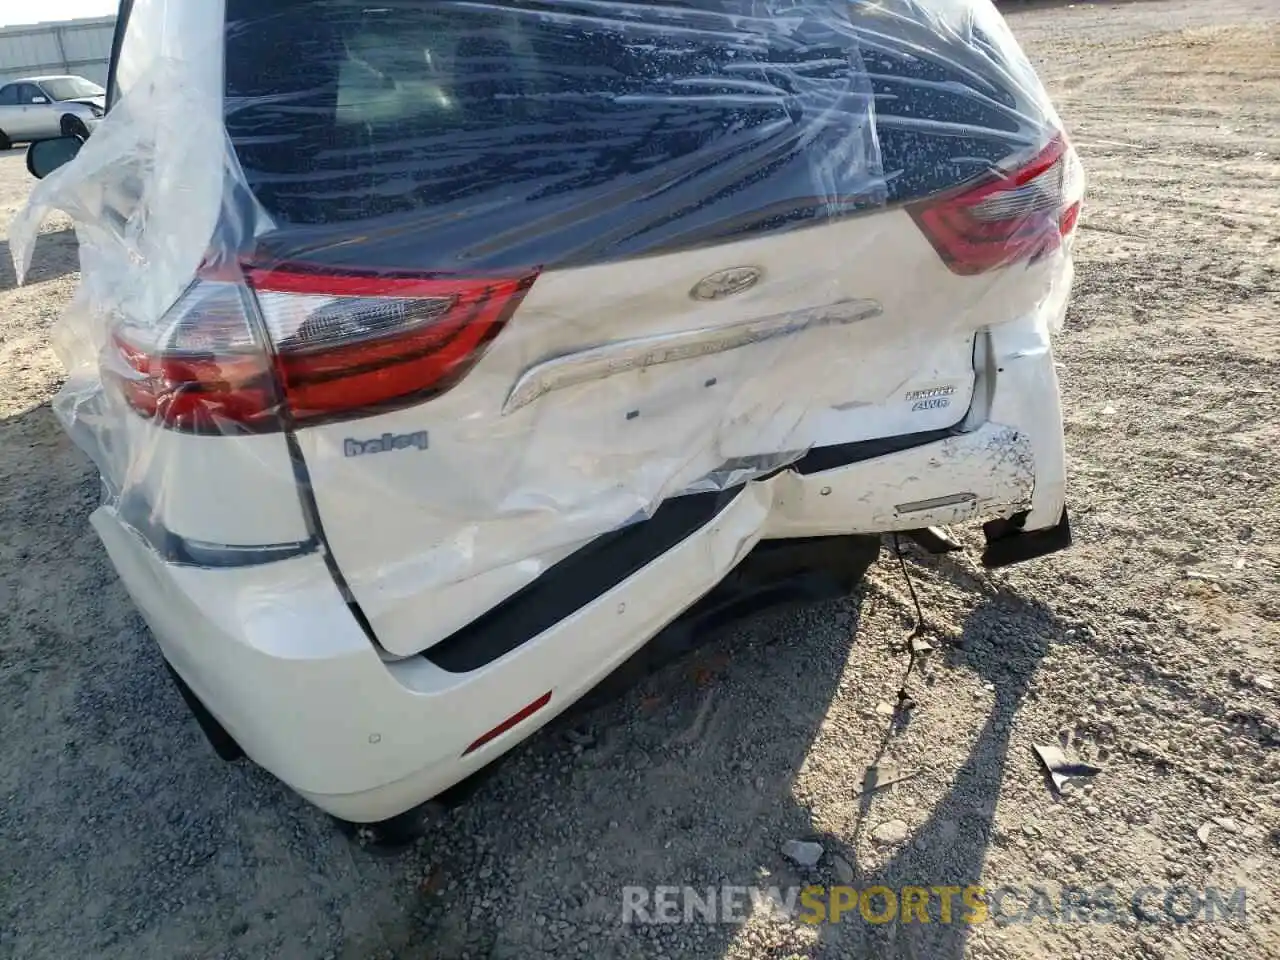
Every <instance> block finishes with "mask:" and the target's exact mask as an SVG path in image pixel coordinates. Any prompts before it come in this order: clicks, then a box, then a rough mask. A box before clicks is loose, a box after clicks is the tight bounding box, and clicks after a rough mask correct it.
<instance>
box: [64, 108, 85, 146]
mask: <svg viewBox="0 0 1280 960" xmlns="http://www.w3.org/2000/svg"><path fill="white" fill-rule="evenodd" d="M62 135H63V136H64V137H75V138H77V139H79V140H88V139H89V128H88V127H86V126H85V125H84V121H83V120H81V119H80V118H79V117H73V116H71V115H70V114H68V115H67V116H65V117H63V118H62Z"/></svg>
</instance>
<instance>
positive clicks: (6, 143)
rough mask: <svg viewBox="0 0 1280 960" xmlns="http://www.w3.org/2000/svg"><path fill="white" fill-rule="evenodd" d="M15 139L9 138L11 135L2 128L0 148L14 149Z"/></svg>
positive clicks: (0, 131)
mask: <svg viewBox="0 0 1280 960" xmlns="http://www.w3.org/2000/svg"><path fill="white" fill-rule="evenodd" d="M12 149H13V141H12V140H10V139H9V135H8V134H7V133H5V132H4V131H3V130H0V150H12Z"/></svg>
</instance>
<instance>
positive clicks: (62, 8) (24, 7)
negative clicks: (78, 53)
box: [0, 0, 118, 26]
mask: <svg viewBox="0 0 1280 960" xmlns="http://www.w3.org/2000/svg"><path fill="white" fill-rule="evenodd" d="M117 6H118V3H117V0H0V26H8V25H10V24H13V23H35V22H36V21H38V20H70V19H72V18H73V17H100V16H103V15H104V14H108V13H115V12H116V8H117Z"/></svg>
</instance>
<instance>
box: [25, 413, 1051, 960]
mask: <svg viewBox="0 0 1280 960" xmlns="http://www.w3.org/2000/svg"><path fill="white" fill-rule="evenodd" d="M97 500H98V484H97V482H96V479H95V477H94V474H93V469H92V466H91V465H90V464H89V463H88V462H87V461H86V460H85V458H84V457H83V456H82V455H81V454H79V453H78V452H77V451H76V450H75V449H74V448H73V447H72V445H71V444H70V441H69V440H68V439H67V438H66V436H65V435H64V434H63V433H62V431H61V429H60V428H59V426H58V424H57V422H56V419H55V418H54V416H53V414H52V412H51V411H50V410H49V408H48V406H47V405H42V406H40V407H37V408H35V409H32V410H28V411H26V412H24V413H21V414H18V415H16V416H14V417H11V418H9V419H7V420H5V421H4V422H3V423H0V596H5V597H6V598H7V600H6V603H5V604H4V607H3V609H0V703H2V704H3V711H4V713H3V721H2V725H3V727H4V729H5V731H6V734H7V736H6V738H5V740H6V742H7V743H8V744H9V746H8V747H7V748H5V749H0V792H3V794H4V795H6V796H9V797H11V798H12V800H11V802H10V803H8V804H6V805H3V806H0V837H14V836H18V835H21V836H22V837H23V840H22V843H21V844H10V843H8V842H5V843H4V844H3V846H0V861H2V862H4V863H5V865H6V869H7V870H8V871H9V873H10V877H11V880H10V881H9V883H10V885H9V887H7V893H6V897H5V898H0V928H2V929H4V930H5V931H6V936H7V937H9V938H10V940H9V941H7V942H9V943H11V944H12V945H15V946H16V949H17V953H18V955H30V956H37V957H46V956H47V957H59V956H72V955H93V956H102V957H120V958H124V957H129V958H149V957H157V958H158V957H162V956H166V957H167V956H178V955H195V954H199V955H218V956H234V957H253V956H282V957H285V956H287V957H293V956H297V957H317V956H334V957H337V958H342V960H364V958H367V957H372V956H421V955H423V951H424V950H429V951H430V953H431V955H432V956H435V957H439V958H451V957H462V956H470V957H472V958H480V957H487V958H491V960H497V958H502V957H507V958H525V957H529V956H533V955H537V954H538V952H539V951H542V952H544V953H548V954H550V955H558V956H564V955H568V954H570V953H571V952H572V953H576V954H577V955H582V956H590V957H593V958H603V957H639V956H643V957H651V956H656V955H658V954H660V953H665V954H666V955H668V956H670V957H680V958H702V957H708V958H716V957H722V956H724V955H725V954H726V953H727V952H728V951H729V950H730V948H731V947H733V948H734V949H735V950H741V949H742V945H741V944H739V943H737V940H738V938H739V937H740V936H741V935H743V931H742V929H741V928H740V927H739V926H735V925H717V924H708V923H703V922H700V921H698V920H695V921H694V922H693V923H692V924H680V925H675V926H671V925H637V924H624V923H623V922H622V891H623V888H624V887H627V886H633V885H634V886H644V887H653V886H656V885H659V884H674V885H686V884H687V885H691V886H694V887H702V888H705V887H707V886H719V885H721V884H733V885H750V884H762V885H781V886H786V885H790V884H796V885H804V884H807V883H815V882H821V883H826V884H833V883H836V882H838V881H837V879H836V876H835V874H834V873H833V872H832V866H831V862H830V855H831V854H833V853H839V854H840V855H841V856H842V857H844V858H845V859H846V860H848V862H849V863H850V864H853V865H854V866H855V869H857V870H858V874H857V876H856V877H855V880H854V883H855V885H857V886H859V887H863V886H867V885H869V884H872V883H882V884H884V885H886V886H889V887H891V888H898V887H901V886H902V885H904V884H919V885H925V886H928V885H933V884H943V883H947V884H955V885H964V884H966V883H971V882H977V881H978V880H979V879H980V877H981V874H982V869H983V864H984V862H985V860H986V856H987V852H988V849H989V845H990V844H991V843H992V818H993V815H994V810H995V806H996V798H997V797H998V795H999V793H1000V790H1001V782H1002V779H1003V776H1004V771H1005V767H1006V764H1007V762H1008V759H1009V756H1008V751H1009V731H1010V729H1011V727H1012V720H1013V717H1014V714H1015V712H1016V709H1017V704H1018V702H1019V699H1020V698H1021V696H1022V693H1023V692H1024V691H1025V690H1026V689H1027V686H1028V683H1029V680H1030V678H1031V676H1032V675H1033V673H1034V672H1035V669H1036V665H1037V663H1038V661H1039V659H1040V657H1041V656H1043V654H1044V652H1045V649H1046V646H1047V644H1048V643H1049V642H1050V638H1052V637H1055V636H1058V635H1060V630H1059V627H1058V625H1057V624H1056V623H1055V622H1054V621H1053V619H1052V617H1051V615H1050V614H1049V613H1048V612H1047V611H1046V610H1045V609H1044V608H1043V607H1041V606H1040V605H1038V604H1035V603H1033V602H1030V601H1028V600H1025V599H1023V598H1021V597H1018V596H1016V595H1014V594H1011V593H1007V592H1001V591H999V590H997V589H994V588H993V587H992V586H991V585H990V583H989V581H987V580H985V579H984V578H982V577H981V575H974V576H970V575H969V574H968V573H967V572H966V571H965V570H963V569H960V568H959V567H958V566H956V565H951V567H950V569H951V570H952V571H953V572H954V575H955V577H957V578H959V580H960V581H961V585H962V586H964V587H965V589H966V592H967V593H970V594H971V595H973V596H975V598H976V607H975V609H974V610H973V611H972V612H971V614H970V615H969V617H968V619H967V621H966V623H965V625H964V631H963V640H964V649H963V650H945V649H940V650H938V651H937V652H935V654H933V656H935V657H938V658H939V659H940V660H946V661H947V662H948V663H949V665H950V666H952V667H955V668H958V669H959V670H972V671H976V672H977V673H978V674H980V675H981V677H982V679H984V680H987V681H990V682H991V683H992V684H994V685H995V688H996V693H995V698H994V700H995V705H994V709H993V711H992V713H991V715H990V716H988V717H987V718H986V720H985V723H984V724H983V725H982V728H981V730H980V731H979V732H977V734H976V736H975V734H974V731H973V729H971V724H972V721H970V726H966V728H965V729H959V730H957V731H956V736H957V738H958V739H963V740H968V739H972V744H973V745H972V747H971V749H970V752H969V755H968V757H967V758H966V760H965V762H964V763H963V764H962V765H960V766H959V768H958V769H957V770H956V773H955V776H954V779H953V781H952V783H951V784H950V786H949V788H947V789H946V791H945V794H944V795H943V796H942V798H941V800H940V801H939V802H937V803H932V801H931V804H932V805H931V809H929V810H928V812H927V814H926V815H925V816H924V817H923V820H922V822H920V823H919V824H918V826H916V827H915V829H914V832H913V833H912V835H911V836H910V837H909V838H908V842H907V844H905V845H904V846H902V847H901V848H900V850H899V851H898V853H897V855H896V856H893V857H892V858H891V859H890V860H889V861H888V862H887V864H885V865H884V866H883V867H882V868H881V869H879V870H876V871H874V872H872V871H869V870H863V869H861V868H860V867H859V858H858V856H857V853H856V849H855V848H856V847H857V839H858V838H859V836H861V834H862V833H863V832H864V831H865V830H867V829H870V825H869V822H868V821H869V817H870V816H871V815H873V814H879V813H880V811H878V810H876V809H875V804H876V802H877V801H876V799H874V798H872V799H870V800H866V799H862V800H858V799H855V796H854V795H855V793H856V791H857V789H858V787H859V786H860V785H859V784H857V783H842V782H841V776H842V775H841V774H840V773H838V772H836V773H833V774H832V777H831V778H828V777H827V772H826V771H823V777H822V780H823V782H824V784H825V783H826V782H827V781H828V779H831V780H833V781H834V789H839V790H847V795H848V809H849V811H850V813H851V819H850V820H849V821H848V822H847V823H846V824H845V825H843V826H842V827H841V828H840V829H838V830H835V829H833V830H831V831H830V832H825V833H824V832H823V831H822V829H820V828H819V827H817V826H815V820H816V819H817V815H816V813H815V810H814V807H813V805H812V801H811V800H810V799H809V798H807V797H805V796H804V795H803V793H802V791H800V790H798V788H797V785H796V784H797V778H798V777H799V775H800V772H801V770H802V768H804V767H805V765H806V764H809V763H811V762H824V761H823V760H822V759H821V758H819V759H818V760H817V761H814V760H812V759H811V758H812V757H813V756H814V753H815V751H814V742H815V740H816V739H818V738H819V736H820V735H822V733H823V731H826V732H827V733H829V732H830V731H831V729H832V728H833V726H834V727H835V728H837V729H838V728H839V727H840V726H842V725H846V724H855V723H856V724H858V727H857V729H858V730H878V731H879V732H878V733H874V734H872V737H871V738H874V737H878V736H881V735H883V733H884V731H885V730H886V729H888V728H889V726H890V721H889V719H888V718H883V717H875V718H874V719H871V720H867V719H865V718H864V719H862V720H859V719H858V715H859V714H861V713H863V712H864V711H865V709H866V708H868V707H870V706H872V705H874V704H875V702H876V701H877V700H880V699H892V696H893V691H894V689H896V683H897V679H896V678H897V677H898V676H900V674H899V673H898V672H897V671H896V670H895V671H892V672H893V676H892V677H889V678H888V679H886V678H885V673H884V671H883V669H882V670H881V671H880V674H879V679H877V680H874V681H868V680H865V679H864V678H862V677H861V676H860V674H859V670H858V667H857V665H858V663H859V660H860V659H865V660H866V661H868V662H870V661H873V660H874V661H877V662H879V663H880V665H881V667H883V665H884V662H885V658H886V656H887V654H886V651H885V650H884V649H882V648H880V647H879V646H878V644H879V643H882V642H884V641H883V640H882V639H880V640H873V639H871V636H872V635H873V634H874V633H875V631H872V630H870V629H868V628H867V627H866V622H867V621H868V616H867V609H868V607H867V605H868V602H870V603H871V604H873V605H875V606H876V612H875V621H876V623H877V624H878V625H879V626H881V627H883V623H882V620H883V618H884V617H886V616H888V617H889V618H891V619H894V623H893V624H891V628H892V629H896V628H897V627H898V626H900V625H901V626H903V629H902V631H901V633H902V635H904V636H905V624H899V623H898V619H900V618H895V615H894V614H893V613H889V614H886V613H885V612H884V610H883V609H882V608H881V605H880V599H881V598H880V597H879V596H878V595H877V594H876V592H875V589H874V588H868V587H866V586H863V587H860V588H859V589H858V591H857V592H856V593H855V594H854V596H853V597H852V598H850V599H847V600H843V601H839V602H830V603H824V604H818V605H813V606H808V607H803V608H796V609H788V610H779V611H773V612H769V613H766V614H762V615H759V616H757V617H755V618H753V619H751V620H749V621H746V622H743V623H740V624H737V625H735V626H732V627H730V628H728V629H726V630H725V631H724V632H722V633H721V634H719V635H716V636H713V637H709V638H707V639H706V642H705V644H704V645H703V646H701V647H700V648H699V649H697V650H696V651H694V652H693V653H691V654H689V655H688V656H686V657H685V658H684V659H682V660H680V661H678V662H675V663H670V664H668V665H667V666H665V667H663V668H662V669H661V670H659V671H658V672H657V673H656V674H653V675H652V676H649V677H647V678H645V679H643V680H642V681H641V682H640V684H639V685H638V686H635V687H631V688H629V689H628V690H626V691H625V692H624V693H623V694H622V695H621V696H620V697H619V698H618V699H615V700H613V701H612V702H610V703H608V704H605V705H602V706H598V707H596V708H595V709H589V710H577V711H573V712H572V713H571V714H570V715H567V716H565V717H562V718H560V719H559V720H557V721H556V722H554V723H552V724H551V725H549V726H548V727H547V728H546V729H545V730H544V731H542V732H541V733H539V734H537V735H535V736H534V737H533V738H531V740H530V741H529V742H528V744H526V745H524V746H522V747H520V748H517V749H516V750H515V751H513V756H512V758H511V760H510V762H509V763H508V764H506V765H504V766H503V767H502V768H501V769H500V770H499V771H498V772H497V773H495V775H494V777H493V778H492V779H491V780H490V781H489V782H488V783H486V784H484V785H483V786H482V787H480V788H479V790H478V792H477V793H476V794H475V795H474V796H473V797H472V798H471V799H470V800H469V801H468V802H466V803H465V804H463V805H462V806H460V807H459V808H457V809H456V810H455V811H453V812H452V813H450V814H449V815H447V816H446V817H445V818H444V819H443V820H442V821H441V822H440V823H439V824H437V825H436V826H435V827H434V828H433V829H432V830H431V831H430V832H429V834H428V836H427V837H426V838H425V840H424V841H423V842H422V844H421V845H420V846H419V847H417V848H416V849H414V850H413V851H411V852H409V853H407V854H403V855H401V856H400V857H398V858H395V859H387V858H380V857H375V856H373V855H372V854H371V852H369V851H365V850H362V849H360V848H359V847H357V846H356V845H355V844H353V843H352V842H351V841H350V840H348V839H347V838H346V837H344V836H342V835H341V834H340V833H339V832H338V831H337V830H336V829H335V828H334V827H333V826H332V824H331V823H330V822H329V821H328V820H327V818H325V817H324V816H323V815H322V814H320V813H319V812H318V811H316V810H315V809H313V808H311V807H309V806H308V805H307V804H305V803H304V802H303V801H301V800H300V799H299V798H298V797H296V796H295V795H294V794H292V793H291V792H290V791H288V790H287V789H286V788H285V787H283V786H281V785H280V784H279V783H277V782H276V781H274V780H273V779H272V778H271V777H270V776H269V775H267V774H265V773H264V772H263V771H261V770H259V769H258V768H255V767H253V766H252V765H250V764H247V763H240V764H235V765H231V766H226V765H223V764H221V763H220V762H219V761H217V760H216V759H215V758H214V756H213V754H212V751H211V750H210V749H209V747H208V745H207V744H206V743H205V742H204V741H203V739H202V737H201V734H200V733H199V731H198V729H197V727H196V725H195V723H194V722H193V721H192V720H191V718H190V716H189V714H188V713H187V712H186V709H185V707H184V706H183V705H182V702H181V700H180V698H179V696H178V694H177V693H176V691H175V690H173V689H172V687H171V685H170V683H169V681H168V680H167V678H166V676H165V672H164V668H163V664H162V661H161V658H160V656H159V652H158V650H157V649H156V647H155V644H154V642H153V641H152V640H151V638H150V636H149V635H148V633H147V631H146V629H145V627H144V626H143V624H142V622H141V620H140V618H139V617H138V615H137V613H136V612H135V611H134V610H133V608H132V605H131V604H130V602H129V599H128V597H127V595H126V594H125V593H124V590H123V589H122V587H121V585H120V583H119V581H118V580H117V578H116V577H115V575H114V572H113V571H112V570H111V568H110V565H109V564H108V562H107V560H106V557H105V553H104V551H103V549H102V547H101V545H100V544H99V543H98V541H97V538H96V537H95V535H94V534H93V532H92V530H91V529H90V527H89V524H88V515H89V513H90V511H91V510H92V509H93V507H94V506H95V505H96V503H97ZM885 562H886V561H884V560H882V565H883V564H884V563H885ZM926 562H930V563H937V564H938V568H937V569H938V571H939V572H943V573H944V574H945V569H944V565H945V564H948V563H949V561H926ZM892 629H891V632H892ZM880 634H881V636H883V630H881V631H880ZM906 659H907V658H906V656H905V655H898V656H897V657H896V658H895V659H894V660H893V661H892V662H891V666H894V667H900V668H901V669H902V670H905V668H906ZM936 682H937V683H943V684H944V683H946V682H947V680H946V676H945V675H943V676H939V677H938V679H937V681H936ZM913 692H914V693H915V695H916V696H917V698H918V700H919V701H920V705H919V707H918V708H917V715H918V714H919V713H922V712H924V711H927V710H929V709H930V690H929V687H928V686H927V685H922V684H915V685H914V686H913ZM909 722H916V721H909ZM851 729H852V727H851ZM871 738H868V737H864V736H862V735H861V734H858V735H857V737H856V738H855V741H856V742H851V744H850V750H853V751H857V752H858V753H859V755H860V759H859V761H858V762H857V763H856V764H854V765H853V766H852V767H850V769H855V770H858V771H860V770H861V768H862V765H863V763H862V760H861V755H864V754H865V756H866V762H870V761H871V759H873V755H874V743H869V740H870V739H871ZM828 749H829V748H828ZM824 789H825V786H824ZM880 819H882V817H881V818H880ZM793 838H815V839H818V840H819V841H820V842H822V843H823V845H824V846H825V847H826V849H827V852H828V856H827V858H825V859H824V861H823V862H822V863H821V864H820V865H819V866H818V868H816V869H815V870H813V871H805V870H801V869H800V868H796V867H794V866H793V865H791V864H789V863H788V862H787V861H785V860H784V859H783V858H782V856H781V854H780V849H781V847H782V845H783V844H784V843H785V842H786V841H787V840H789V839H793ZM763 871H767V874H766V873H764V872H763ZM853 919H854V922H852V923H850V922H845V923H841V924H838V925H830V926H823V927H819V928H818V930H817V940H816V942H815V943H814V944H813V949H814V950H815V951H816V954H813V955H818V956H832V957H837V956H838V957H857V956H880V957H921V956H927V957H929V958H930V960H951V958H955V960H959V958H960V957H961V956H962V954H963V950H964V945H965V938H966V929H965V928H964V927H963V926H960V925H951V926H944V925H941V924H931V925H929V926H927V927H924V926H919V925H908V926H902V925H897V924H888V925H885V926H877V927H872V926H869V925H867V924H864V923H861V922H860V921H859V920H858V919H857V918H856V917H855V918H853ZM784 932H785V931H784ZM812 935H813V934H812V931H810V933H809V936H810V937H812ZM796 937H797V933H796V931H794V930H792V931H791V932H789V933H786V936H784V937H783V938H782V941H780V942H795V940H796ZM751 952H760V953H765V952H767V951H766V950H765V949H764V947H763V946H762V948H761V949H760V950H759V951H751ZM785 952H789V951H784V955H785Z"/></svg>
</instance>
